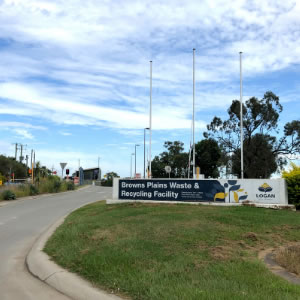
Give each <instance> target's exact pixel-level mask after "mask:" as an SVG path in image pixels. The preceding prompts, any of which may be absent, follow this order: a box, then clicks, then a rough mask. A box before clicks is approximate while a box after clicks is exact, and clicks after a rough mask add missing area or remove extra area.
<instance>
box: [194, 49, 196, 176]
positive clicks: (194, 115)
mask: <svg viewBox="0 0 300 300" xmlns="http://www.w3.org/2000/svg"><path fill="white" fill-rule="evenodd" d="M195 50H196V49H195V48H194V49H193V178H195V174H196V161H195Z"/></svg>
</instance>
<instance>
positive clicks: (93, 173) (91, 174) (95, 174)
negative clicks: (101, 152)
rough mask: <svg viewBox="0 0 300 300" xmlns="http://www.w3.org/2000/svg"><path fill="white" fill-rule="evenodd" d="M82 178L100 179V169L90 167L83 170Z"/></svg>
mask: <svg viewBox="0 0 300 300" xmlns="http://www.w3.org/2000/svg"><path fill="white" fill-rule="evenodd" d="M83 179H84V180H101V169H100V168H99V169H98V168H91V169H84V170H83Z"/></svg>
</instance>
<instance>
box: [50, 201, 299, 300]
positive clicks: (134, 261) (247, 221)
mask: <svg viewBox="0 0 300 300" xmlns="http://www.w3.org/2000/svg"><path fill="white" fill-rule="evenodd" d="M299 229H300V218H299V214H298V213H296V212H291V211H276V210H268V209H259V208H253V207H210V206H193V205H171V204H170V205H168V204H163V205H156V204H140V203H139V204H118V205H105V203H104V202H98V203H95V204H91V205H87V206H85V207H83V208H81V209H79V210H77V211H75V212H73V213H72V214H71V215H70V216H68V217H67V218H66V220H65V222H64V224H63V225H62V226H60V227H59V228H58V229H57V231H56V232H55V233H54V235H53V236H52V237H51V238H50V240H49V241H48V242H47V244H46V246H45V252H46V253H47V254H49V255H50V256H51V257H52V258H53V260H54V261H56V262H57V263H58V264H60V265H61V266H63V267H64V268H67V269H69V270H70V271H72V272H76V273H78V274H80V275H81V276H83V277H85V278H86V279H88V280H90V281H91V282H92V283H93V284H95V285H97V286H98V287H100V288H102V289H105V290H107V291H109V292H112V293H116V294H120V295H122V296H124V297H128V298H131V299H138V300H141V299H152V300H153V299H159V300H162V299H180V300H183V299H187V300H191V299H197V300H198V299H218V300H219V299H272V300H274V299H275V300H276V299H278V300H282V299H293V300H294V299H300V286H296V285H292V284H290V283H288V282H286V281H285V280H283V279H281V278H279V277H277V276H275V275H273V274H272V273H271V272H270V271H269V270H268V269H267V268H266V267H265V266H264V264H263V263H262V262H261V261H259V260H258V258H257V253H258V252H259V251H261V250H263V249H265V248H269V247H277V246H280V245H284V244H285V243H290V242H296V241H299V240H300V230H299Z"/></svg>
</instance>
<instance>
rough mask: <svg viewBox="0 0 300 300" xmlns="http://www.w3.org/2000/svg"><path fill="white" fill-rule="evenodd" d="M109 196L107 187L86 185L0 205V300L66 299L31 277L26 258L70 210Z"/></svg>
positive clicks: (109, 190)
mask: <svg viewBox="0 0 300 300" xmlns="http://www.w3.org/2000/svg"><path fill="white" fill-rule="evenodd" d="M111 197H112V189H111V188H108V187H97V186H89V187H87V188H83V189H80V190H77V191H74V192H67V193H60V194H51V195H42V196H38V197H34V198H24V199H21V200H16V201H11V202H9V203H7V204H5V205H3V203H2V204H1V202H0V299H1V300H19V299H20V300H32V299H34V300H36V299H42V300H54V299H55V300H65V299H69V298H67V297H65V296H64V295H62V294H60V293H59V292H57V291H56V290H54V289H52V288H50V287H49V286H48V285H46V284H45V283H43V282H42V281H40V280H39V279H37V278H35V277H33V276H32V275H31V274H30V273H29V272H28V271H27V269H26V266H25V258H26V255H27V253H28V252H29V250H30V249H31V247H32V245H33V244H34V242H35V240H36V239H37V238H38V237H39V235H40V234H42V233H43V232H44V231H45V230H46V229H47V228H48V227H49V226H50V225H51V224H53V223H54V222H56V221H57V220H58V219H59V218H61V217H62V216H65V215H67V214H68V213H70V212H71V211H72V210H74V209H76V208H78V207H80V206H82V205H84V204H87V203H90V202H95V201H98V200H105V199H108V198H111Z"/></svg>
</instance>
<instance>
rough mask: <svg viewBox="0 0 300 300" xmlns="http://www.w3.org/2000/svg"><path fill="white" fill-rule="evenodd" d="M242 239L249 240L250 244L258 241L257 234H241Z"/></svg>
mask: <svg viewBox="0 0 300 300" xmlns="http://www.w3.org/2000/svg"><path fill="white" fill-rule="evenodd" d="M243 238H245V239H247V240H250V241H252V242H257V241H258V237H257V234H256V233H254V232H247V233H245V234H243Z"/></svg>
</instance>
